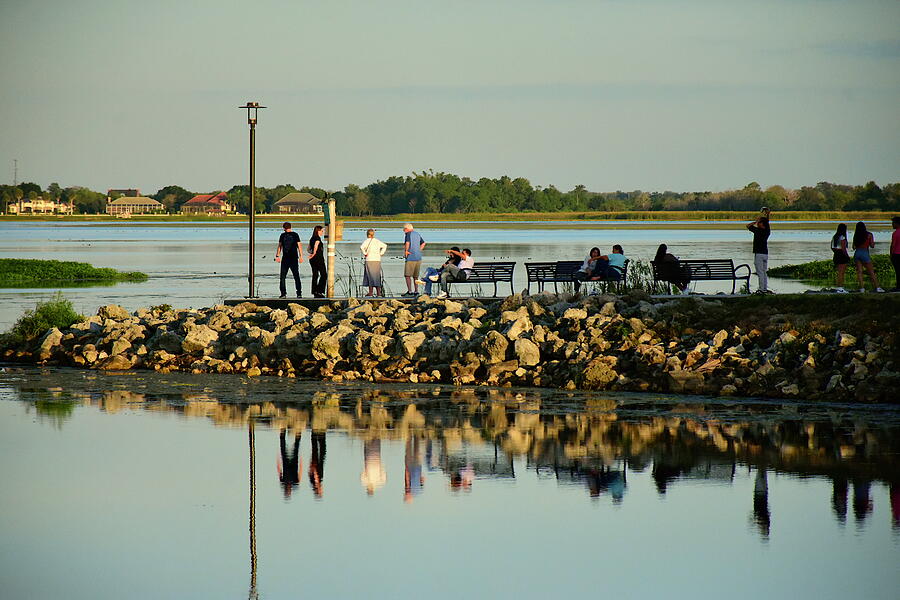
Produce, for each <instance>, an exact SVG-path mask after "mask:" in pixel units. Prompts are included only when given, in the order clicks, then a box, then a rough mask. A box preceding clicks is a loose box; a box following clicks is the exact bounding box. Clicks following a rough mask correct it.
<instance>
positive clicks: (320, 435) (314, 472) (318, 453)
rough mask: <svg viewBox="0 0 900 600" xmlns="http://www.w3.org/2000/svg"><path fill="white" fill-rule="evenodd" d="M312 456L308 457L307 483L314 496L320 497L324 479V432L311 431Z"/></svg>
mask: <svg viewBox="0 0 900 600" xmlns="http://www.w3.org/2000/svg"><path fill="white" fill-rule="evenodd" d="M310 440H311V441H312V456H310V459H309V472H308V475H309V485H310V487H312V490H313V494H314V495H315V496H316V498H321V497H322V480H323V479H325V432H324V431H322V432H315V431H314V432H312V435H311V436H310Z"/></svg>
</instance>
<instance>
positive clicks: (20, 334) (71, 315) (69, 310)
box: [0, 292, 84, 345]
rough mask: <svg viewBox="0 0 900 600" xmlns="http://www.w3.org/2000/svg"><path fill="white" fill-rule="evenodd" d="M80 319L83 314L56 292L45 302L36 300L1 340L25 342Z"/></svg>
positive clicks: (82, 318)
mask: <svg viewBox="0 0 900 600" xmlns="http://www.w3.org/2000/svg"><path fill="white" fill-rule="evenodd" d="M82 320H84V316H83V315H80V314H78V313H77V312H75V309H74V308H73V307H72V302H71V301H70V300H68V299H67V298H66V297H65V296H63V295H62V292H56V294H54V295H53V297H52V298H50V299H49V300H47V301H46V302H38V303H37V306H35V307H34V310H26V311H25V313H24V314H23V315H22V316H21V317H19V320H18V321H16V323H15V325H13V326H12V329H10V330H9V332H7V333H6V334H5V335H4V336H3V337H4V338H6V339H4V340H2V341H3V342H12V343H14V344H17V343H21V342H26V341H29V340H33V339H34V338H36V337H38V336H40V335H43V334H44V333H46V332H47V330H48V329H52V328H53V327H56V328H57V329H65V328H66V327H71V326H72V325H73V324H74V323H78V322H79V321H82ZM0 345H6V344H0Z"/></svg>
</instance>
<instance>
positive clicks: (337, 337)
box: [312, 313, 353, 360]
mask: <svg viewBox="0 0 900 600" xmlns="http://www.w3.org/2000/svg"><path fill="white" fill-rule="evenodd" d="M315 314H320V313H315ZM313 316H315V315H313ZM352 333H353V329H352V328H350V327H347V326H346V325H336V326H334V327H332V328H331V329H328V330H326V331H323V332H322V333H320V334H319V335H317V336H316V337H315V338H314V339H313V341H312V355H313V358H315V359H316V360H329V359H336V360H340V359H341V340H343V339H344V338H345V337H347V336H348V335H350V334H352Z"/></svg>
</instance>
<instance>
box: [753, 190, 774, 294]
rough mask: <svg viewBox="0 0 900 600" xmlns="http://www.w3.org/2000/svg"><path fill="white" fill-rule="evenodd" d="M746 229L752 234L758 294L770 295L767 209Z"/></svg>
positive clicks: (769, 231)
mask: <svg viewBox="0 0 900 600" xmlns="http://www.w3.org/2000/svg"><path fill="white" fill-rule="evenodd" d="M747 229H749V230H750V232H751V233H752V234H753V266H754V267H755V268H756V277H757V278H758V279H759V289H758V290H756V292H757V293H758V294H771V293H772V292H770V291H769V275H768V273H766V271H768V270H769V244H768V240H769V234H770V233H771V232H772V231H771V229H770V228H769V209H768V208H765V207H764V208H763V209H762V211H761V212H760V215H759V216H758V217H757V218H756V220H755V221H753V222H752V223H749V224H748V225H747Z"/></svg>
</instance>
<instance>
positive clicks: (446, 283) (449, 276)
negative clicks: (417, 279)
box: [437, 248, 475, 298]
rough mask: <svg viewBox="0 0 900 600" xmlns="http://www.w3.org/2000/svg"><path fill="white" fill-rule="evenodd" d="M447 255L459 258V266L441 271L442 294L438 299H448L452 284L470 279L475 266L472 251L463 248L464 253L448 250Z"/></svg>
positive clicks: (448, 267)
mask: <svg viewBox="0 0 900 600" xmlns="http://www.w3.org/2000/svg"><path fill="white" fill-rule="evenodd" d="M447 254H449V255H451V256H458V257H459V259H460V260H459V265H453V264H448V265H446V266H445V267H444V270H443V271H441V293H440V294H438V295H437V297H438V298H446V297H447V296H449V295H450V284H451V283H460V282H463V281H465V280H466V279H468V278H469V274H470V273H471V272H472V267H474V266H475V259H473V258H472V251H471V250H469V249H468V248H463V249H462V252H457V251H456V250H447Z"/></svg>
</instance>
